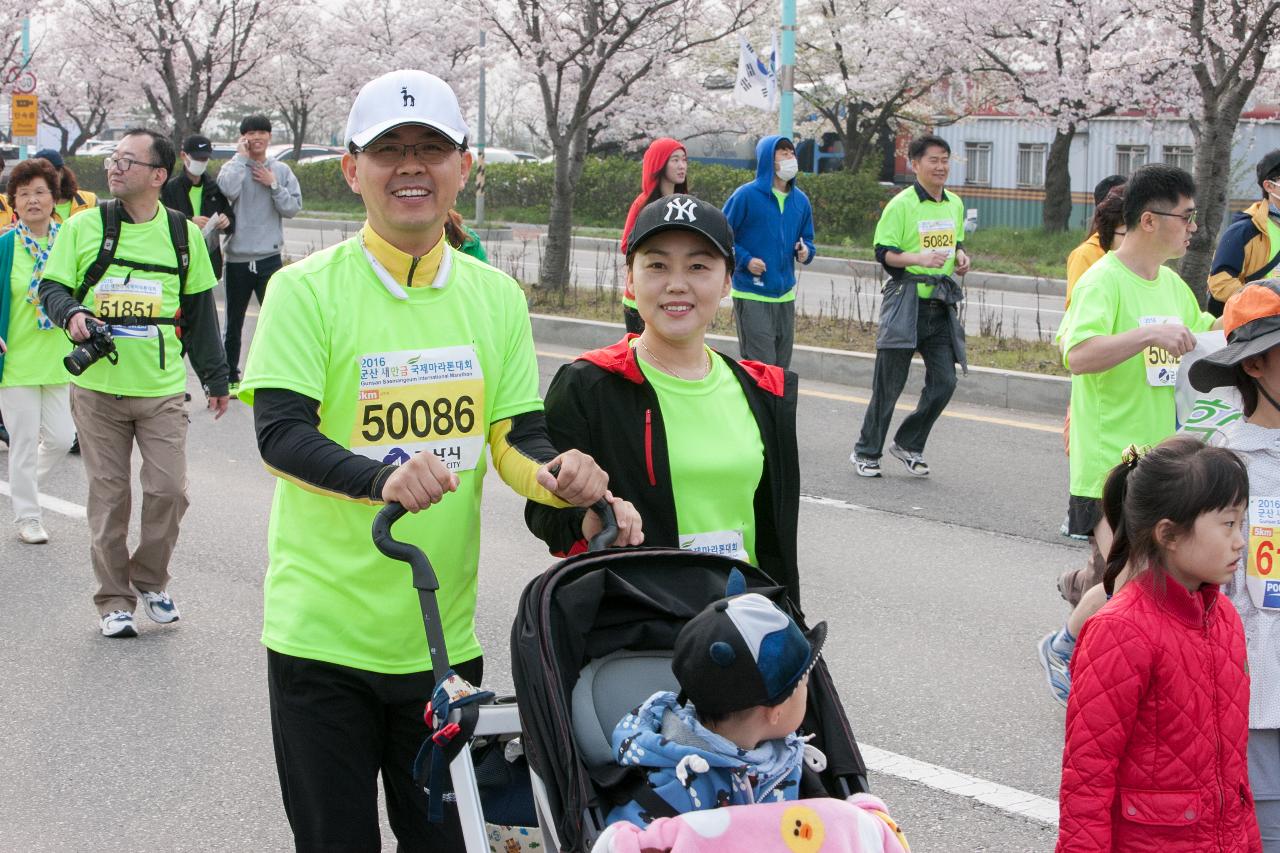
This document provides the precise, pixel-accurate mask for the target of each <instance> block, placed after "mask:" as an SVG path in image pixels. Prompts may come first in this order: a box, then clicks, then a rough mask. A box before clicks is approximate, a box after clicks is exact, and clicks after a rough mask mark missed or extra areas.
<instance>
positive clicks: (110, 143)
mask: <svg viewBox="0 0 1280 853" xmlns="http://www.w3.org/2000/svg"><path fill="white" fill-rule="evenodd" d="M117 144H118V141H117V140H114V139H89V140H86V141H85V143H84V144H83V145H81V146H80V147H79V148H78V149H76V156H78V157H94V156H98V157H105V156H106V155H108V154H110V153H111V152H112V151H115V150H116V145H117Z"/></svg>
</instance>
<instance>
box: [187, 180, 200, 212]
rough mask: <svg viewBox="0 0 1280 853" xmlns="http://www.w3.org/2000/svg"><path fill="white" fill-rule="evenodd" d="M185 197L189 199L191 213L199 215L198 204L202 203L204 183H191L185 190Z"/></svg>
mask: <svg viewBox="0 0 1280 853" xmlns="http://www.w3.org/2000/svg"><path fill="white" fill-rule="evenodd" d="M187 198H189V199H191V215H192V216H199V215H200V205H202V204H204V184H203V183H199V184H192V185H191V189H189V190H187Z"/></svg>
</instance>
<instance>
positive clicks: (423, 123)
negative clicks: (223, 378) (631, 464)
mask: <svg viewBox="0 0 1280 853" xmlns="http://www.w3.org/2000/svg"><path fill="white" fill-rule="evenodd" d="M346 142H347V150H348V153H347V154H345V155H343V158H342V173H343V176H344V177H345V178H346V181H347V184H348V185H349V186H350V187H351V189H352V191H353V192H355V193H358V194H359V195H360V197H361V198H362V200H363V201H364V205H365V210H366V212H367V216H368V221H367V222H366V223H365V224H364V226H363V227H362V228H361V229H360V232H359V233H358V234H357V235H356V236H354V237H352V238H350V239H348V240H345V241H343V242H341V243H339V244H337V245H335V246H332V247H330V248H328V249H324V250H322V251H319V252H316V253H314V254H312V255H311V256H309V257H307V258H305V259H303V260H301V261H299V262H297V263H294V264H290V265H289V266H288V267H285V268H284V269H283V270H281V271H280V272H279V273H277V274H276V276H275V277H274V278H273V279H272V282H271V287H270V289H269V292H268V293H267V299H266V302H265V304H264V305H263V306H262V314H261V316H260V317H259V320H258V328H257V332H256V334H255V336H254V341H253V345H252V347H251V349H250V352H249V360H248V362H247V363H246V366H245V378H244V383H243V384H242V385H241V388H240V398H241V399H242V400H244V401H245V402H247V403H250V404H251V405H252V406H253V416H254V424H255V426H256V428H257V435H258V449H259V451H260V452H261V454H262V458H263V462H264V463H265V464H266V465H267V468H268V470H270V471H271V472H272V473H273V474H275V475H276V476H277V477H278V478H279V479H278V482H277V484H276V494H275V500H274V501H273V503H272V507H271V532H270V537H269V539H268V543H267V549H268V569H267V576H266V580H265V582H264V584H263V598H264V607H263V610H264V613H263V626H262V642H263V645H265V646H266V647H267V687H268V695H269V698H270V703H271V726H272V734H273V738H274V741H275V748H276V769H277V771H278V772H279V774H280V790H281V794H282V796H283V799H284V807H285V813H286V815H287V816H288V819H289V824H290V826H291V828H292V830H293V835H294V845H295V848H296V849H297V850H299V851H320V850H326V851H327V850H341V851H344V852H345V851H350V853H363V851H369V853H373V851H380V850H382V849H383V847H382V843H381V839H380V836H379V825H380V820H379V816H378V777H379V776H381V778H382V783H383V789H384V790H385V792H386V802H387V816H388V819H389V822H390V825H391V829H392V831H393V832H394V833H395V836H396V839H397V841H398V847H397V849H399V850H403V851H435V850H440V851H445V850H449V851H452V850H462V849H463V845H462V842H461V840H460V838H459V836H458V827H457V821H456V818H453V819H451V820H449V821H448V822H447V823H446V824H445V825H443V826H441V825H437V824H432V823H430V822H429V820H428V807H427V806H428V804H427V798H426V795H425V794H424V793H423V790H422V787H421V786H420V785H417V784H415V783H414V781H413V778H412V775H413V774H412V766H413V761H414V757H415V756H416V754H417V751H418V749H419V747H421V745H422V742H423V740H424V739H425V738H426V737H427V735H428V730H427V728H426V725H425V724H424V723H423V717H422V709H423V704H424V702H425V700H426V699H427V698H428V697H430V696H431V695H432V688H433V687H434V685H435V682H436V679H437V678H438V677H442V676H443V675H444V673H436V672H432V668H431V667H432V665H431V659H430V656H429V654H428V650H427V643H426V638H425V636H424V634H423V627H422V614H421V612H420V609H419V608H420V604H419V601H418V595H417V592H416V590H414V588H413V586H412V584H411V579H410V573H409V569H408V567H407V566H406V565H405V564H404V563H399V562H395V561H393V560H390V559H388V558H386V557H384V556H382V555H381V554H379V553H378V551H377V550H376V549H375V548H374V546H373V543H372V541H371V539H370V529H371V525H372V523H373V519H374V516H375V514H376V513H377V511H378V509H379V508H380V506H381V504H383V503H384V502H388V501H399V502H400V503H401V504H403V505H404V507H405V508H406V509H408V510H409V511H410V512H412V513H415V514H413V515H410V516H408V517H406V518H405V519H404V520H402V521H401V522H399V524H398V525H397V526H396V535H397V537H398V538H401V539H403V540H405V541H408V542H412V543H414V544H416V545H418V546H419V547H421V548H422V549H423V550H424V551H425V552H426V553H427V555H428V556H429V557H430V559H431V563H432V565H433V567H434V568H435V571H436V574H437V577H438V580H439V583H440V588H439V590H438V592H437V594H436V596H437V601H438V603H439V605H440V611H441V627H442V629H443V632H444V638H445V647H446V649H447V650H448V655H449V662H450V667H451V668H452V669H453V670H454V671H456V672H457V673H458V674H459V675H461V676H462V677H463V678H465V679H466V680H467V681H469V682H471V683H472V684H479V683H480V680H481V677H482V674H483V657H482V651H481V648H480V643H479V640H478V639H477V637H476V590H477V583H478V569H479V547H480V499H481V488H482V484H483V481H484V474H485V469H486V468H487V467H488V465H489V459H488V458H491V459H492V465H493V467H494V468H495V469H496V470H497V473H498V474H499V476H500V477H501V478H502V480H503V481H504V482H506V483H507V485H508V486H510V487H511V488H512V489H513V490H514V491H516V492H517V493H518V494H520V495H522V496H524V497H526V498H528V499H531V500H534V501H537V502H539V503H544V504H547V505H551V506H556V507H560V508H565V507H568V506H579V507H584V506H590V505H591V504H592V503H593V502H594V501H595V500H596V499H598V498H600V497H602V496H604V495H606V494H607V492H606V491H605V486H606V485H607V481H608V476H607V475H606V474H605V473H604V472H603V471H601V470H600V468H599V466H598V465H596V463H595V462H594V461H593V460H592V459H591V457H589V456H586V455H585V454H583V453H580V452H578V451H576V450H570V451H567V452H565V453H563V454H558V453H557V452H556V450H555V448H554V446H553V445H552V444H551V439H550V437H549V436H548V434H547V428H546V421H545V419H544V417H543V414H542V401H541V399H539V396H538V363H537V358H536V355H535V353H534V349H533V334H532V329H531V327H530V324H529V315H528V304H527V301H526V299H525V296H524V293H523V291H521V289H520V286H519V285H518V284H517V283H516V282H515V281H514V280H512V279H511V277H510V276H507V275H505V274H503V273H501V272H499V271H498V270H496V269H494V268H493V267H491V266H489V265H488V264H485V263H482V262H480V261H478V260H476V259H475V258H472V257H470V256H468V255H465V254H463V253H461V252H459V251H456V250H454V249H453V248H452V247H451V246H450V245H449V244H448V241H447V240H446V239H445V236H444V235H445V223H446V222H447V221H448V218H449V212H450V210H451V209H452V207H453V204H454V201H455V200H456V198H457V195H458V192H459V191H460V190H461V189H462V187H463V186H464V185H465V183H466V180H467V177H468V174H469V173H470V170H471V154H470V152H469V151H468V150H467V125H466V121H465V120H464V119H463V117H462V112H461V109H460V108H459V106H458V100H457V97H456V96H455V95H454V93H453V90H452V89H450V88H449V86H448V84H446V83H445V82H444V81H443V80H441V79H439V78H438V77H434V76H432V75H431V74H428V73H426V72H425V71H414V70H405V71H393V72H391V73H389V74H385V75H383V76H382V77H379V78H377V79H375V80H373V81H371V82H370V83H368V84H367V85H365V86H364V88H362V89H361V90H360V93H359V95H357V96H356V99H355V103H354V104H353V105H352V107H351V113H350V116H349V117H348V119H347V131H346ZM486 450H487V453H486ZM486 457H488V458H486ZM553 470H554V471H556V472H557V473H556V474H554V475H553V474H552V473H551V471H553ZM615 506H617V504H616V503H615ZM629 507H630V505H629V504H626V505H623V506H621V507H619V508H620V509H621V510H622V512H620V513H619V515H620V522H621V523H622V524H623V530H622V533H621V539H620V540H619V541H618V544H620V545H634V544H639V543H640V537H639V529H638V528H639V524H638V516H636V515H635V512H634V510H633V509H632V510H630V518H631V519H633V522H632V523H629V522H628V521H627V518H628V513H627V510H628V509H629ZM422 510H425V512H423V511H422ZM588 515H589V516H590V518H589V519H588V521H587V522H584V525H588V524H594V525H595V527H594V530H595V531H598V530H599V520H598V519H596V518H595V517H594V514H592V513H588ZM506 619H509V614H501V613H498V614H493V615H492V616H491V617H490V623H489V624H490V625H493V624H503V623H504V620H506ZM446 815H448V812H446Z"/></svg>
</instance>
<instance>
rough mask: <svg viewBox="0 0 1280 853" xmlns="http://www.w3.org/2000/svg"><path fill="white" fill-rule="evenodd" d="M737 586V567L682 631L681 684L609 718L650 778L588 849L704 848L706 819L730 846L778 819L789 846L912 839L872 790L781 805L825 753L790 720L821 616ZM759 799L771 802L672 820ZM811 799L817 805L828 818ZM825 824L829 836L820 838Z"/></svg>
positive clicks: (719, 841) (866, 845)
mask: <svg viewBox="0 0 1280 853" xmlns="http://www.w3.org/2000/svg"><path fill="white" fill-rule="evenodd" d="M743 586H744V583H743V578H742V576H741V574H739V573H737V572H736V571H734V572H732V573H731V575H730V581H729V588H728V589H727V590H726V592H728V593H729V594H728V595H727V596H726V597H725V598H723V599H720V600H719V601H715V602H713V603H711V604H710V605H708V606H707V607H706V608H705V609H704V610H703V611H702V612H701V613H699V614H698V615H697V616H695V617H694V618H693V619H691V620H690V621H689V622H688V623H687V624H686V625H685V627H684V628H683V629H682V630H681V631H680V634H679V635H678V636H677V638H676V642H675V649H674V657H673V660H672V670H673V672H674V673H675V676H676V680H677V681H678V682H679V685H680V694H679V695H677V694H675V693H673V692H670V691H660V692H658V693H655V694H654V695H653V696H651V697H650V698H649V699H648V700H647V701H645V702H644V704H642V705H641V706H640V707H639V708H637V709H635V710H634V711H632V712H631V713H629V714H627V715H626V716H625V717H623V718H622V720H621V721H620V722H619V723H618V725H617V727H616V728H615V729H614V733H613V739H612V740H613V747H614V750H615V752H616V755H617V759H618V762H619V764H621V765H622V766H624V767H625V766H633V767H640V768H643V769H644V773H645V778H644V783H642V784H640V785H637V787H636V788H635V790H634V798H633V799H632V800H631V801H630V802H628V803H625V804H623V805H620V806H618V807H616V808H614V809H613V810H612V811H611V812H610V813H609V816H608V821H609V823H610V826H609V828H607V829H606V830H605V833H604V835H603V836H602V837H601V839H600V841H599V842H598V844H597V845H596V847H595V850H597V851H606V853H614V851H623V850H629V849H631V848H632V847H636V848H637V849H649V848H653V849H668V845H671V847H672V848H676V847H680V848H681V849H691V850H692V849H699V847H700V845H699V841H701V840H702V839H706V838H708V835H707V833H708V830H712V832H711V834H710V838H713V839H715V841H714V842H713V843H712V845H711V847H710V848H709V849H728V848H727V847H725V845H726V844H733V843H734V842H733V841H732V840H731V838H736V839H740V840H741V841H742V842H744V843H745V842H749V841H754V842H755V843H756V844H759V841H760V837H759V833H760V832H761V831H765V832H768V831H769V829H773V830H774V831H777V830H778V829H779V827H780V829H781V832H780V835H779V840H780V841H782V842H783V843H787V842H791V843H789V844H787V849H789V850H796V851H808V850H812V851H817V850H820V849H838V850H851V851H868V850H873V849H874V850H877V851H895V852H896V851H901V850H906V849H908V848H907V844H906V839H905V838H903V837H902V835H901V833H900V832H899V831H898V828H897V826H896V825H895V824H894V823H893V821H892V820H891V819H890V818H889V816H888V815H887V814H886V813H885V812H884V805H883V803H881V802H879V801H878V800H876V799H875V798H873V797H870V796H869V795H867V794H858V795H856V797H854V798H853V799H852V800H851V801H850V802H847V803H844V802H841V803H835V802H829V803H818V802H811V801H807V800H806V801H805V804H808V805H805V804H798V805H797V804H792V805H791V806H790V807H788V806H787V805H783V803H784V802H785V801H794V800H797V798H798V797H799V791H800V777H801V771H802V766H803V765H804V764H805V763H806V762H807V763H808V765H809V766H810V767H811V768H812V769H813V770H814V771H821V770H824V769H825V768H826V758H825V756H823V755H822V753H821V752H820V751H819V750H817V749H816V748H815V747H813V746H810V745H809V744H808V743H807V741H808V740H809V738H808V737H801V736H800V735H798V734H797V733H796V729H797V728H799V727H800V725H801V724H802V722H803V720H804V716H805V709H806V705H807V700H808V693H807V689H806V688H807V682H808V678H809V671H810V670H811V669H812V668H813V666H814V664H815V663H816V662H817V660H818V655H820V654H821V652H822V644H823V642H824V640H825V639H826V633H827V625H826V623H825V622H820V623H818V624H817V625H815V626H814V627H813V629H812V630H810V631H809V632H808V633H807V634H806V633H804V632H802V631H801V630H800V628H799V626H797V625H796V623H795V621H794V620H793V619H792V618H791V617H790V616H788V615H787V614H786V613H784V612H783V611H782V610H781V609H780V608H779V607H777V606H776V605H774V604H773V603H772V602H771V601H769V600H768V599H767V598H765V597H764V596H762V595H759V594H757V593H743ZM757 804H763V805H765V806H766V807H765V808H764V809H763V810H762V809H760V808H759V807H756V808H753V809H750V810H746V809H743V808H736V809H728V810H727V811H725V812H723V813H722V814H719V815H716V816H715V817H711V816H706V817H702V818H701V819H699V820H692V819H686V820H684V821H683V823H682V822H681V821H673V820H670V818H674V817H675V816H676V815H683V814H689V813H692V812H703V811H706V810H712V809H721V808H722V807H725V806H748V805H751V806H756V805H757ZM769 804H772V808H770V807H769ZM801 805H803V806H804V807H803V808H801V807H799V806H801ZM810 806H821V807H823V808H824V809H825V812H824V813H825V815H826V821H825V822H824V820H823V818H822V816H820V815H819V814H818V812H817V811H815V810H814V809H813V808H811V807H810ZM842 808H843V809H844V810H843V811H841V809H842ZM664 818H667V819H666V820H664ZM708 818H710V819H711V823H710V824H709V823H708ZM779 821H780V822H781V823H780V824H779ZM828 824H829V825H830V827H831V828H830V830H828V829H827V828H826V826H827V825H828ZM651 825H652V827H651ZM636 827H638V828H639V829H640V830H641V831H637V829H636ZM731 827H732V829H731ZM828 834H830V835H831V839H830V840H831V841H832V842H833V843H832V844H831V845H830V846H829V848H827V847H824V844H823V842H824V840H825V837H826V836H827V835H828ZM642 837H643V838H644V840H643V842H642V841H641V838H642ZM797 844H798V845H799V846H796V845H797ZM658 845H661V847H659V846H658ZM681 845H683V846H682V847H681Z"/></svg>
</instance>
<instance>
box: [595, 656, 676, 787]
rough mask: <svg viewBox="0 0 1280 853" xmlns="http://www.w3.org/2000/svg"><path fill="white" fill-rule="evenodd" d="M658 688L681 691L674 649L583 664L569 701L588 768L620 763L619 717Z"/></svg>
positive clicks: (600, 659) (607, 658)
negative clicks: (617, 748) (615, 740)
mask: <svg viewBox="0 0 1280 853" xmlns="http://www.w3.org/2000/svg"><path fill="white" fill-rule="evenodd" d="M659 690H670V691H672V692H673V693H675V692H678V691H679V690H680V685H679V684H678V683H677V682H676V677H675V674H674V673H673V672H672V671H671V653H670V652H663V651H640V652H636V651H630V650H626V649H624V650H622V651H617V652H613V653H612V654H608V655H605V656H604V657H602V658H597V659H595V660H593V661H591V662H590V663H588V664H587V665H586V666H585V667H583V669H582V672H581V674H580V675H579V676H578V683H577V684H575V685H574V687H573V696H572V699H571V707H572V719H573V739H574V742H575V743H576V744H577V745H578V750H579V752H580V753H581V755H582V759H583V764H585V765H586V766H587V768H588V769H589V770H599V769H600V768H603V767H608V766H610V765H616V764H617V758H616V757H615V756H614V753H613V746H612V741H613V729H614V727H615V726H617V725H618V721H619V720H621V719H622V718H623V717H624V716H626V715H627V714H628V713H630V712H631V711H632V710H633V709H635V708H637V707H639V706H640V705H641V704H642V703H643V702H644V700H646V699H648V698H649V697H650V696H652V695H653V694H654V693H657V692H658V691H659Z"/></svg>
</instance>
